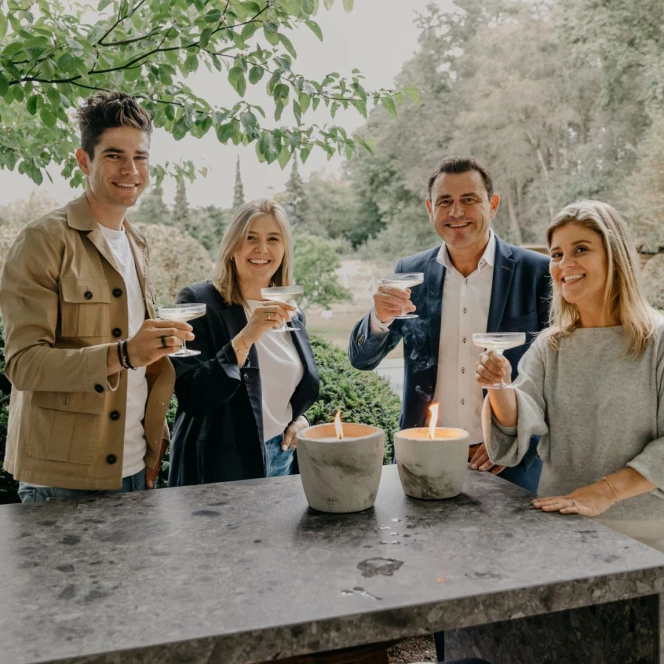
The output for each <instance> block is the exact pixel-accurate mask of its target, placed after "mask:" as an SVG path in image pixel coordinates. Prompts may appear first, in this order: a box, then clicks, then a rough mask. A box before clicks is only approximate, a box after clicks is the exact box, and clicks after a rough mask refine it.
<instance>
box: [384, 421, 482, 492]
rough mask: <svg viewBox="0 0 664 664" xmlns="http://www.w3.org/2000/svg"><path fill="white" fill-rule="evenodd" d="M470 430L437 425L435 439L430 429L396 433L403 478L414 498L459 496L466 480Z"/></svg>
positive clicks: (397, 453)
mask: <svg viewBox="0 0 664 664" xmlns="http://www.w3.org/2000/svg"><path fill="white" fill-rule="evenodd" d="M468 448H469V436H468V432H467V431H464V430H463V429H451V428H446V427H437V428H436V433H435V436H434V438H433V439H430V438H429V429H428V428H424V427H422V428H417V429H405V430H404V431H399V432H397V433H395V434H394V452H395V454H396V457H397V466H398V468H399V479H400V480H401V486H402V487H403V490H404V493H405V494H406V495H407V496H411V497H412V498H425V499H439V498H452V497H454V496H458V495H459V494H460V493H461V489H462V488H463V482H464V480H465V479H466V472H467V466H468Z"/></svg>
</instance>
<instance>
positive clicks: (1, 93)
mask: <svg viewBox="0 0 664 664" xmlns="http://www.w3.org/2000/svg"><path fill="white" fill-rule="evenodd" d="M8 92H9V81H8V80H7V79H6V78H5V77H4V76H3V75H2V72H0V97H6V96H7V93H8Z"/></svg>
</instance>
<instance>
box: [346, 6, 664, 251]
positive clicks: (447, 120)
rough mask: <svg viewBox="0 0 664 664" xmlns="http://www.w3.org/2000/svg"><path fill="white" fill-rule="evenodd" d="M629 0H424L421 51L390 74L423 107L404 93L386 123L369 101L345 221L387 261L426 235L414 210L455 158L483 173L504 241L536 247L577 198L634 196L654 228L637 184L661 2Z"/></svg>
mask: <svg viewBox="0 0 664 664" xmlns="http://www.w3.org/2000/svg"><path fill="white" fill-rule="evenodd" d="M637 4H638V6H637V5H634V3H632V2H630V1H629V0H615V2H614V1H612V2H598V1H597V0H556V1H555V2H549V1H548V0H455V2H454V6H453V7H452V8H451V9H444V8H443V7H442V6H441V5H440V3H435V4H434V3H431V4H430V5H429V8H428V13H426V14H424V15H422V16H421V17H420V18H419V19H418V24H419V28H420V30H421V36H420V48H419V49H418V51H417V53H416V54H415V55H414V57H413V58H412V59H411V60H410V61H409V62H407V63H406V64H405V65H404V67H403V70H402V72H401V74H400V75H399V77H398V79H397V85H398V86H400V87H404V86H411V85H416V86H417V87H418V89H419V90H420V91H421V97H422V104H421V105H418V104H416V103H412V102H411V101H410V100H409V99H406V100H405V101H404V103H403V106H402V108H401V110H400V111H399V116H398V118H397V119H396V120H394V119H392V118H391V115H390V112H389V111H390V109H389V108H388V107H383V108H377V109H374V110H373V111H372V112H371V114H370V116H369V120H368V122H367V125H366V128H365V129H363V130H361V132H360V133H363V132H364V131H366V132H368V133H369V134H371V135H372V136H373V137H374V138H375V141H376V145H377V154H376V157H375V158H367V155H364V154H358V155H356V156H355V157H353V158H352V159H351V161H350V164H349V169H348V174H349V178H350V180H351V182H352V186H353V189H354V191H355V193H356V197H357V200H358V202H359V203H360V206H361V207H360V214H359V215H358V216H357V218H356V219H357V228H358V230H363V229H366V230H365V237H366V238H370V237H373V236H375V237H376V241H375V242H374V241H372V242H370V243H369V250H370V251H371V252H372V253H376V252H380V253H381V254H383V255H386V256H388V257H390V258H391V259H392V260H393V259H395V258H397V257H399V256H403V255H405V254H406V253H411V252H413V251H419V250H422V249H425V248H427V247H428V246H431V245H432V244H435V242H436V241H437V240H436V238H435V236H434V235H433V234H430V233H429V232H428V231H424V223H425V221H426V218H425V217H423V216H422V215H423V214H424V209H423V204H424V199H425V198H426V196H427V193H428V192H427V190H426V185H427V180H428V177H429V175H430V173H431V172H432V171H433V169H434V168H435V166H436V164H437V163H438V162H439V161H440V160H441V159H442V158H443V157H445V156H449V155H455V154H460V155H468V154H472V155H474V156H476V157H478V158H479V159H480V160H481V161H483V162H484V163H485V164H486V165H487V166H488V168H489V169H490V170H491V172H492V173H493V176H494V184H495V189H496V191H497V192H498V193H499V195H500V197H501V205H500V209H499V211H498V215H497V217H496V218H495V220H494V222H493V225H494V227H495V228H496V230H497V231H498V232H499V233H500V234H501V235H502V236H503V237H504V238H505V239H507V240H509V241H512V242H515V243H522V242H523V243H542V241H543V231H544V229H545V228H546V226H547V225H548V223H549V221H550V219H551V218H552V216H553V215H555V214H556V213H557V212H558V211H559V210H560V209H561V208H562V207H563V206H564V205H566V204H568V203H570V202H572V201H573V200H578V199H580V198H599V199H603V200H607V201H608V202H611V203H613V204H615V205H616V207H617V208H618V209H619V210H622V211H625V208H626V207H628V204H629V206H630V207H632V208H633V207H634V205H640V209H639V210H638V211H637V210H633V212H632V213H631V214H630V215H629V217H630V218H632V219H633V220H634V221H636V220H637V218H641V217H643V216H644V215H645V216H646V217H647V220H648V221H647V224H648V226H649V227H650V228H651V229H652V228H654V227H655V226H656V227H659V228H661V227H662V226H663V225H664V224H662V222H663V221H664V217H663V216H662V209H661V205H662V204H661V201H660V200H659V198H658V196H659V195H658V194H655V195H654V196H653V195H650V193H646V191H647V192H653V188H654V189H655V190H656V191H659V189H658V188H657V183H658V182H661V177H660V176H661V172H660V170H658V169H657V167H656V164H657V163H658V161H659V162H660V163H661V155H662V147H661V146H662V142H663V141H664V139H663V137H662V133H661V129H659V130H658V129H657V126H656V125H657V121H658V118H664V3H662V2H660V1H659V0H644V2H643V3H637ZM404 92H405V89H404ZM633 174H636V175H635V176H634V177H632V176H633ZM658 177H660V179H659V180H657V178H658ZM628 178H629V179H630V181H631V182H630V184H631V185H632V187H631V188H630V189H628V192H629V193H626V190H625V187H624V184H625V181H626V180H627V179H628ZM639 179H640V185H638V182H637V181H638V180H639ZM639 186H640V187H641V188H640V190H639ZM626 197H629V198H630V201H627V202H626ZM632 198H634V200H631V199H632ZM632 204H633V205H632ZM381 229H382V230H381ZM646 235H647V234H646ZM650 238H651V240H652V241H653V242H652V246H655V245H656V246H659V244H658V242H659V240H658V239H656V238H653V234H652V233H650Z"/></svg>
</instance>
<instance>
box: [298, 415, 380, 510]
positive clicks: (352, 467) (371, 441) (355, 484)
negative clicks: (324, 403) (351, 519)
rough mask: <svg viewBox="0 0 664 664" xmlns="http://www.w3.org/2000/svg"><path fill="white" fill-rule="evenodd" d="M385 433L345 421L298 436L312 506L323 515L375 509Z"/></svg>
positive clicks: (304, 431) (316, 428) (335, 421)
mask: <svg viewBox="0 0 664 664" xmlns="http://www.w3.org/2000/svg"><path fill="white" fill-rule="evenodd" d="M384 446H385V432H384V431H383V430H382V429H378V428H376V427H371V426H368V425H366V424H350V423H347V422H342V421H341V411H340V410H339V411H338V412H337V414H336V417H335V418H334V422H332V423H330V424H319V425H318V426H313V427H309V428H307V429H303V430H302V431H300V432H299V433H298V434H297V458H298V464H299V466H300V477H301V479H302V486H303V488H304V493H305V495H306V497H307V502H308V503H309V506H310V507H312V508H313V509H315V510H318V511H320V512H360V511H362V510H366V509H369V508H370V507H372V506H373V504H374V502H375V500H376V494H377V493H378V484H379V483H380V475H381V471H382V465H383V449H384Z"/></svg>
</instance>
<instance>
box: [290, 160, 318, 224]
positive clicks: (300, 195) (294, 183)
mask: <svg viewBox="0 0 664 664" xmlns="http://www.w3.org/2000/svg"><path fill="white" fill-rule="evenodd" d="M283 198H284V201H283V204H284V205H285V206H286V210H287V211H288V217H289V219H290V222H291V225H293V226H301V225H302V224H306V222H307V220H309V219H310V217H311V212H310V209H309V197H308V196H307V191H306V188H305V186H304V180H303V179H302V176H301V175H300V171H299V169H298V167H297V157H296V158H295V159H293V166H292V168H291V174H290V177H289V178H288V182H286V194H285V195H284V197H283Z"/></svg>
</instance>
